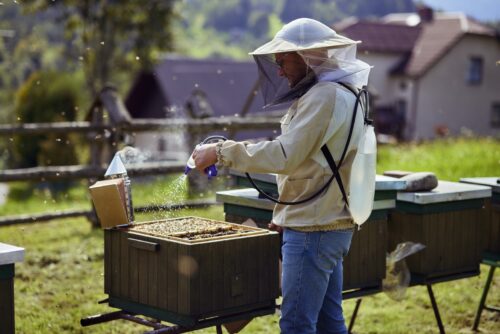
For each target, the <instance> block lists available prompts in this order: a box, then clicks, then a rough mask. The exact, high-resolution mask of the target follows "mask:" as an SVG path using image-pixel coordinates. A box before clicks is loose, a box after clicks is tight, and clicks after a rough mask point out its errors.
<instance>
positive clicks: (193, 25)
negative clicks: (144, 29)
mask: <svg viewBox="0 0 500 334" xmlns="http://www.w3.org/2000/svg"><path fill="white" fill-rule="evenodd" d="M175 6H176V9H177V11H178V12H179V13H180V18H181V20H180V22H179V23H178V24H177V28H176V37H177V41H179V43H180V44H179V45H178V46H180V48H178V49H177V51H179V52H181V53H183V54H186V55H189V56H193V57H200V58H201V57H206V56H214V55H215V56H221V55H223V56H225V57H232V58H235V57H236V58H240V59H244V58H248V55H247V53H248V52H249V51H251V50H252V49H254V48H256V47H257V46H259V45H261V44H263V43H264V42H266V41H267V40H269V39H270V38H272V37H273V36H274V34H275V33H276V32H277V31H278V30H279V29H280V28H281V27H282V26H283V24H284V23H286V22H289V21H291V20H293V19H296V18H299V17H311V18H314V19H317V20H319V21H321V22H324V23H325V24H329V25H331V24H333V23H335V22H336V21H338V20H341V19H343V18H345V17H347V16H358V17H368V16H381V15H385V14H388V13H393V12H411V11H413V10H414V6H413V3H412V0H398V1H394V0H383V1H370V2H368V1H365V0H336V1H333V0H310V1H302V0H277V1H276V0H242V1H238V0H231V1H203V0H188V1H179V2H177V3H176V4H175ZM207 40H209V41H210V43H198V41H207ZM194 46H195V47H194ZM200 48H201V49H202V50H200ZM238 50H239V51H238Z"/></svg>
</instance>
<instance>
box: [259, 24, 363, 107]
mask: <svg viewBox="0 0 500 334" xmlns="http://www.w3.org/2000/svg"><path fill="white" fill-rule="evenodd" d="M357 43H358V42H356V41H353V40H351V39H349V38H346V37H344V36H342V35H339V34H337V33H336V32H335V31H334V30H333V29H331V28H329V27H328V26H326V25H324V24H323V23H320V22H318V21H315V20H312V19H306V18H302V19H297V20H294V21H292V22H290V23H288V24H286V25H285V26H284V27H283V28H282V29H281V30H280V31H279V32H278V33H277V34H276V36H275V37H274V38H273V40H271V41H270V42H268V43H266V44H264V45H262V46H261V47H259V48H257V49H256V50H255V51H253V52H252V53H251V55H253V57H254V59H255V62H256V63H257V66H258V69H259V74H260V80H261V91H262V94H263V97H264V101H265V104H266V107H268V106H272V105H276V104H281V103H285V102H289V101H292V100H294V99H296V98H298V97H300V96H302V95H303V94H304V93H305V92H307V91H308V90H309V88H311V87H312V86H313V85H314V84H315V83H317V82H318V81H332V82H343V83H347V84H351V85H353V86H355V87H358V88H361V87H363V86H365V85H367V83H368V76H369V73H370V68H371V67H370V65H368V64H367V63H365V62H363V61H361V60H359V59H357V58H356V44H357ZM287 52H297V53H298V54H299V55H301V56H302V58H303V59H304V61H305V63H306V64H307V65H308V72H307V74H306V76H305V77H304V78H302V80H301V81H300V82H299V83H297V84H296V85H295V86H294V87H290V86H289V84H288V80H287V79H286V78H285V77H282V76H280V75H279V69H280V68H279V66H278V64H276V62H275V58H274V55H275V54H276V53H287Z"/></svg>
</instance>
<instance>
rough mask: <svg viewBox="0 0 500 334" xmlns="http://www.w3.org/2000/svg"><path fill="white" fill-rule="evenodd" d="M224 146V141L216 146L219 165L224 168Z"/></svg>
mask: <svg viewBox="0 0 500 334" xmlns="http://www.w3.org/2000/svg"><path fill="white" fill-rule="evenodd" d="M222 144H224V142H223V141H220V142H218V143H217V144H216V145H215V155H216V156H217V165H219V166H224V157H223V156H222Z"/></svg>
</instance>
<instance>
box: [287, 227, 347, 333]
mask: <svg viewBox="0 0 500 334" xmlns="http://www.w3.org/2000/svg"><path fill="white" fill-rule="evenodd" d="M352 233H353V232H352V231H350V230H345V231H344V230H342V231H328V232H298V231H294V230H291V229H285V230H284V232H283V246H282V255H283V267H282V294H283V302H282V304H281V319H280V328H281V333H282V334H316V333H317V334H324V333H342V334H345V333H347V329H346V326H345V322H344V316H343V314H342V258H343V257H344V256H345V255H347V252H348V251H349V246H350V245H351V238H352Z"/></svg>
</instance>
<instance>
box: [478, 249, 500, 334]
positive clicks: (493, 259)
mask: <svg viewBox="0 0 500 334" xmlns="http://www.w3.org/2000/svg"><path fill="white" fill-rule="evenodd" d="M482 263H483V264H485V265H487V266H490V270H489V271H488V277H487V278H486V283H485V284H484V288H483V293H482V295H481V300H480V301H479V306H478V308H477V311H476V317H475V318H474V325H473V326H472V329H473V330H475V331H477V330H478V327H479V321H480V320H481V313H482V312H483V310H487V311H492V312H500V307H497V306H488V305H486V298H487V297H488V292H489V290H490V286H491V282H492V281H493V276H494V274H495V269H496V268H499V267H500V254H493V253H485V254H484V257H483V261H482Z"/></svg>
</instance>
